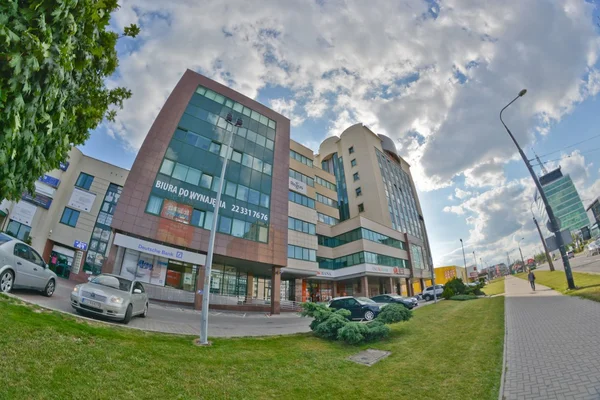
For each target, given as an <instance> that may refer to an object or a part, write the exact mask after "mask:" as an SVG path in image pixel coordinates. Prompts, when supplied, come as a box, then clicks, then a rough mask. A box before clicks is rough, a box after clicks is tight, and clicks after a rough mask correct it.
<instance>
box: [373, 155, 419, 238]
mask: <svg viewBox="0 0 600 400" xmlns="http://www.w3.org/2000/svg"><path fill="white" fill-rule="evenodd" d="M375 152H376V153H377V161H378V163H379V169H380V171H381V178H382V179H383V184H384V186H385V196H386V198H387V202H388V211H389V213H390V218H391V220H392V228H394V229H395V230H397V231H399V232H407V233H409V234H411V235H412V236H415V237H417V238H419V239H424V237H423V232H422V230H421V226H420V223H419V212H418V209H417V200H416V198H417V196H416V193H415V192H414V190H413V187H412V185H411V183H410V177H409V176H408V174H407V173H406V172H405V171H404V170H403V169H402V167H400V165H398V163H397V162H396V161H395V160H392V159H390V157H388V156H387V155H385V154H383V153H382V152H381V151H379V150H377V149H375Z"/></svg>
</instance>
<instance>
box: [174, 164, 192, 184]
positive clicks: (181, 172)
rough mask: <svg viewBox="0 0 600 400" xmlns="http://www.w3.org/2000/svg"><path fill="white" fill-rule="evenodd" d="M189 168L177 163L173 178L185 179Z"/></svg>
mask: <svg viewBox="0 0 600 400" xmlns="http://www.w3.org/2000/svg"><path fill="white" fill-rule="evenodd" d="M188 169H189V168H188V167H186V166H185V165H183V164H179V163H177V164H176V165H175V169H173V178H175V179H179V180H180V181H185V177H186V175H187V172H188Z"/></svg>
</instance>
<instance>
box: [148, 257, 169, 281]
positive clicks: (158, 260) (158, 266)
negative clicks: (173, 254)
mask: <svg viewBox="0 0 600 400" xmlns="http://www.w3.org/2000/svg"><path fill="white" fill-rule="evenodd" d="M168 265H169V260H168V259H166V258H162V257H154V268H152V273H151V274H150V283H151V284H153V285H160V286H164V285H165V281H166V278H167V267H168Z"/></svg>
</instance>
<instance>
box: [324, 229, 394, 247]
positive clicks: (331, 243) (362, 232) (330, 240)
mask: <svg viewBox="0 0 600 400" xmlns="http://www.w3.org/2000/svg"><path fill="white" fill-rule="evenodd" d="M318 238H319V245H320V246H327V247H338V246H342V245H344V244H346V243H350V242H354V241H356V240H361V239H366V240H370V241H372V242H376V243H380V244H384V245H386V246H391V247H395V248H397V249H401V250H405V249H406V245H405V243H404V242H403V241H401V240H398V239H394V238H391V237H389V236H387V235H383V234H381V233H377V232H375V231H372V230H370V229H365V228H356V229H354V230H351V231H349V232H346V233H343V234H341V235H338V236H334V237H327V236H323V235H318Z"/></svg>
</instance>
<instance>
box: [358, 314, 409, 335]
mask: <svg viewBox="0 0 600 400" xmlns="http://www.w3.org/2000/svg"><path fill="white" fill-rule="evenodd" d="M407 311H408V310H407ZM366 325H367V336H366V337H365V341H367V342H376V341H378V340H381V339H385V338H386V337H388V336H389V334H390V327H389V326H387V325H385V324H384V323H382V322H379V321H371V322H369V323H368V324H366Z"/></svg>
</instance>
